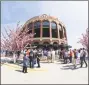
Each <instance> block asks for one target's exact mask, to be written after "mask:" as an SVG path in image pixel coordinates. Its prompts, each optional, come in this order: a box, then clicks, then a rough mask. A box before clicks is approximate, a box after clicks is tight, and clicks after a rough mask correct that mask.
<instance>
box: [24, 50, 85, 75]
mask: <svg viewBox="0 0 89 85" xmlns="http://www.w3.org/2000/svg"><path fill="white" fill-rule="evenodd" d="M86 56H87V51H86V50H85V49H84V48H81V49H74V50H71V49H70V50H67V49H63V50H60V49H59V50H54V49H50V50H42V49H26V50H25V51H24V57H23V72H25V73H27V66H28V61H29V64H30V68H34V65H35V64H36V63H37V65H38V66H37V67H38V68H40V58H41V57H46V58H47V61H48V63H49V62H50V60H51V63H54V61H55V58H56V57H58V59H59V60H60V59H63V60H64V64H67V63H68V62H69V63H73V66H74V68H76V66H77V61H78V62H79V64H80V67H82V66H83V64H84V63H85V65H86V67H87V62H86ZM83 62H84V63H83Z"/></svg>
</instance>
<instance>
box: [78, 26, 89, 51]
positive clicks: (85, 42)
mask: <svg viewBox="0 0 89 85" xmlns="http://www.w3.org/2000/svg"><path fill="white" fill-rule="evenodd" d="M88 37H89V32H88V28H87V29H86V33H84V34H82V38H80V39H79V41H78V43H81V44H82V45H83V46H84V48H86V49H87V50H88Z"/></svg>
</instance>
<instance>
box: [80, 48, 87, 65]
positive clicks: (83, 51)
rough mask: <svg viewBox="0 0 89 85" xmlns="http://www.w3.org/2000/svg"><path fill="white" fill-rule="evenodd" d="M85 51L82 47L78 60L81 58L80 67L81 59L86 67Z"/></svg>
mask: <svg viewBox="0 0 89 85" xmlns="http://www.w3.org/2000/svg"><path fill="white" fill-rule="evenodd" d="M85 58H86V51H85V49H84V48H83V49H82V50H81V52H80V60H81V67H82V66H83V61H84V63H85V64H86V67H87V62H86V59H85Z"/></svg>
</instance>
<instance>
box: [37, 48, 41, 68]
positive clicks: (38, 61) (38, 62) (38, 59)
mask: <svg viewBox="0 0 89 85" xmlns="http://www.w3.org/2000/svg"><path fill="white" fill-rule="evenodd" d="M40 57H41V51H40V50H38V51H37V64H38V66H37V67H38V68H40Z"/></svg>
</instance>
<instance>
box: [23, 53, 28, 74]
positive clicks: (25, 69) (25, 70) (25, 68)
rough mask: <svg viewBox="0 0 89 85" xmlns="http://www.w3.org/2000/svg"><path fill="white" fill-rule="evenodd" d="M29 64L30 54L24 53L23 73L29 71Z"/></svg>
mask: <svg viewBox="0 0 89 85" xmlns="http://www.w3.org/2000/svg"><path fill="white" fill-rule="evenodd" d="M27 66H28V55H26V54H24V57H23V71H22V72H23V73H27Z"/></svg>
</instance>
